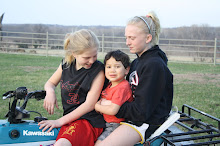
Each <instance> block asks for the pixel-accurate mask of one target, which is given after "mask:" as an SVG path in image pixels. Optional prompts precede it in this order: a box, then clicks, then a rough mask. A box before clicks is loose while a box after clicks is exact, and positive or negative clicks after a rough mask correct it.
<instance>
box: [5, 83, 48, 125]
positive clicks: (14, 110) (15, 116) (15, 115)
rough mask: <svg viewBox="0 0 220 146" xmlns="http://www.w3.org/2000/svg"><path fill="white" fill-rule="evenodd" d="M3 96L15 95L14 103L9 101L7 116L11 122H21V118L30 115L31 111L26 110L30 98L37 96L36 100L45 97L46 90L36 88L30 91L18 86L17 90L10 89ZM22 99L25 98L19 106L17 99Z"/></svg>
mask: <svg viewBox="0 0 220 146" xmlns="http://www.w3.org/2000/svg"><path fill="white" fill-rule="evenodd" d="M2 96H3V99H4V100H5V99H7V98H12V97H14V100H13V102H12V104H10V102H9V112H8V114H7V115H6V117H8V121H9V122H10V123H19V122H21V119H23V118H27V117H29V116H30V114H29V112H28V111H26V110H25V108H26V105H27V102H28V100H29V99H30V98H35V99H36V100H41V99H44V98H45V96H46V91H44V90H36V91H32V92H29V93H28V91H27V88H26V87H18V88H17V89H16V90H15V91H8V92H6V93H5V94H3V95H2ZM20 99H24V102H23V104H22V106H21V107H17V101H18V100H20Z"/></svg>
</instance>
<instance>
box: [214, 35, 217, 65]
mask: <svg viewBox="0 0 220 146" xmlns="http://www.w3.org/2000/svg"><path fill="white" fill-rule="evenodd" d="M216 53H217V38H215V46H214V65H216Z"/></svg>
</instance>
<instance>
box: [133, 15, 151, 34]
mask: <svg viewBox="0 0 220 146" xmlns="http://www.w3.org/2000/svg"><path fill="white" fill-rule="evenodd" d="M135 17H138V18H140V19H141V20H143V21H144V23H145V24H146V25H147V28H148V29H149V33H151V32H150V26H149V25H148V23H147V21H146V20H145V19H144V18H143V17H141V16H135Z"/></svg>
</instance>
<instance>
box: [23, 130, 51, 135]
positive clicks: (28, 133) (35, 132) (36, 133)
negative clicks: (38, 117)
mask: <svg viewBox="0 0 220 146" xmlns="http://www.w3.org/2000/svg"><path fill="white" fill-rule="evenodd" d="M23 136H54V131H52V132H41V131H28V130H23Z"/></svg>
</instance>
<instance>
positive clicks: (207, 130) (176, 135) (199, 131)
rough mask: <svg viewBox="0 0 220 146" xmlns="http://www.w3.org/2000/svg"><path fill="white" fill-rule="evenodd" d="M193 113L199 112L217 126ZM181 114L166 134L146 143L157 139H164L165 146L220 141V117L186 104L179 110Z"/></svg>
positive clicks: (194, 144) (213, 143) (185, 145)
mask: <svg viewBox="0 0 220 146" xmlns="http://www.w3.org/2000/svg"><path fill="white" fill-rule="evenodd" d="M186 110H187V111H186ZM186 112H187V113H186ZM192 113H196V114H199V117H201V116H203V117H207V118H208V119H209V121H211V122H212V123H213V122H215V124H216V123H217V128H216V127H215V126H213V125H212V124H207V123H205V122H203V121H202V120H201V119H198V118H195V117H193V116H192ZM179 114H180V119H179V120H178V121H176V122H175V126H171V127H170V128H168V129H167V130H166V131H165V133H166V134H163V135H160V136H157V137H154V138H153V139H151V140H149V141H148V142H146V145H149V144H151V143H153V142H154V141H155V140H157V139H162V140H163V143H164V146H167V145H168V144H169V145H171V146H176V145H181V146H201V145H215V144H219V143H220V138H219V137H220V119H218V118H216V117H214V116H211V115H209V114H207V113H205V112H203V111H200V110H198V109H196V108H194V107H191V106H189V105H186V104H184V105H183V106H182V111H179ZM180 129H181V130H180ZM197 141H199V142H197Z"/></svg>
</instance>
